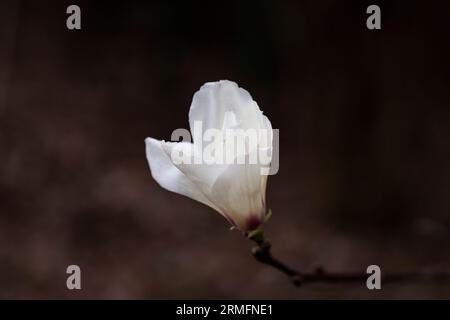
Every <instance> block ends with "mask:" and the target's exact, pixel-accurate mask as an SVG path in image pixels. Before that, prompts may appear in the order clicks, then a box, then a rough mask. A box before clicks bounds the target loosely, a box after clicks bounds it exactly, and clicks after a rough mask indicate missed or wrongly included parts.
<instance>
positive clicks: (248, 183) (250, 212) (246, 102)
mask: <svg viewBox="0 0 450 320" xmlns="http://www.w3.org/2000/svg"><path fill="white" fill-rule="evenodd" d="M198 123H201V124H202V129H203V130H207V129H216V131H220V132H224V131H225V130H230V129H233V130H235V129H244V130H248V129H253V130H257V131H258V132H265V133H269V134H268V135H266V136H264V135H261V136H260V135H258V138H257V143H256V144H255V143H253V144H250V143H248V140H245V141H246V142H245V143H244V144H245V148H244V149H243V150H241V151H239V150H238V152H237V154H236V155H234V159H238V158H239V157H241V159H242V158H245V160H246V161H245V163H244V164H237V163H234V164H226V163H222V164H221V163H215V164H206V163H204V162H202V163H201V164H198V163H197V164H196V162H195V161H193V162H192V163H191V164H189V163H188V164H187V163H180V162H179V161H173V159H174V157H173V155H174V152H175V151H180V150H181V151H182V153H183V154H184V155H189V156H190V157H193V158H196V157H198V156H199V154H200V155H201V154H202V151H205V148H206V147H207V146H208V143H205V141H200V140H201V139H202V135H201V132H198V131H199V129H198V126H196V124H198ZM189 125H190V128H191V132H192V136H193V143H190V142H179V143H174V142H165V141H160V140H156V139H153V138H147V139H146V140H145V143H146V153H147V160H148V163H149V165H150V170H151V173H152V176H153V178H154V179H155V180H156V181H157V182H158V183H159V184H160V185H161V186H162V187H163V188H165V189H167V190H169V191H172V192H176V193H179V194H182V195H184V196H187V197H190V198H192V199H194V200H197V201H199V202H201V203H204V204H206V205H208V206H210V207H211V208H213V209H214V210H216V211H217V212H219V213H220V214H221V215H222V216H224V217H225V218H226V219H227V220H228V221H229V222H230V223H231V224H232V225H233V226H235V227H237V228H238V229H240V230H241V231H252V230H255V229H256V228H258V227H259V226H260V225H261V224H262V223H263V222H264V219H265V218H266V214H267V209H266V196H265V194H266V183H267V173H266V174H262V173H261V172H262V170H261V168H262V167H263V166H262V164H261V163H260V162H259V163H256V164H255V163H253V164H251V161H249V159H250V158H252V156H253V155H255V154H256V153H258V152H261V151H263V152H264V153H265V154H266V157H268V158H269V162H270V158H271V155H272V126H271V123H270V121H269V119H267V117H266V116H264V115H263V114H262V112H261V110H260V109H259V107H258V105H257V104H256V102H255V101H253V99H252V97H251V96H250V94H249V93H248V92H247V91H246V90H244V89H242V88H239V87H238V85H237V84H236V83H234V82H231V81H226V80H222V81H218V82H209V83H206V84H205V85H203V86H202V87H201V88H200V90H199V91H197V92H196V93H195V94H194V97H193V100H192V104H191V108H190V111H189ZM241 131H242V130H241ZM227 137H228V136H226V135H225V134H224V136H223V139H222V140H219V141H216V143H217V144H218V145H222V146H224V145H227V143H229V140H227V139H228V138H227ZM238 139H241V141H243V140H242V139H245V138H244V137H242V135H239V137H238ZM204 140H205V139H204ZM210 143H212V142H210ZM225 150H226V152H228V151H229V150H227V149H226V148H225ZM233 150H234V148H233ZM175 153H176V152H175ZM235 162H238V163H239V161H235ZM249 162H250V163H249Z"/></svg>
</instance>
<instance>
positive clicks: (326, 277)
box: [247, 231, 450, 287]
mask: <svg viewBox="0 0 450 320" xmlns="http://www.w3.org/2000/svg"><path fill="white" fill-rule="evenodd" d="M247 237H248V238H249V239H251V240H253V241H255V242H256V244H257V246H255V247H253V248H252V254H253V256H254V257H255V259H256V260H258V261H259V262H261V263H264V264H267V265H269V266H271V267H273V268H275V269H278V270H279V271H281V272H283V273H284V274H286V275H287V276H288V277H289V278H290V279H291V281H292V283H293V284H294V285H295V286H298V287H299V286H301V285H304V284H308V283H362V284H365V283H366V281H367V279H368V277H369V276H370V274H366V273H328V272H326V271H325V270H324V269H323V268H317V269H316V270H315V271H314V272H310V273H303V272H299V271H297V270H295V269H293V268H291V267H289V266H287V265H286V264H285V263H283V262H281V261H279V260H278V259H276V258H274V257H273V256H272V254H271V252H270V248H271V244H270V243H269V242H268V241H266V240H265V239H264V236H263V234H262V231H260V232H257V233H254V234H252V235H250V236H249V235H247ZM381 280H382V283H383V284H385V283H407V282H423V281H432V282H449V283H450V272H438V273H420V272H416V273H396V274H387V275H383V274H382V275H381Z"/></svg>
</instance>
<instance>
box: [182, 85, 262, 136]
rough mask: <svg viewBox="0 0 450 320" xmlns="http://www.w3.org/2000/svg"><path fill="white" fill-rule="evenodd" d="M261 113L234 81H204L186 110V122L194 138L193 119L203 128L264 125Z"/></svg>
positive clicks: (249, 96)
mask: <svg viewBox="0 0 450 320" xmlns="http://www.w3.org/2000/svg"><path fill="white" fill-rule="evenodd" d="M262 117H263V116H262V112H261V110H260V109H259V107H258V105H257V104H256V102H255V101H253V98H252V96H251V95H250V94H249V93H248V91H247V90H245V89H243V88H240V87H239V86H238V85H237V84H236V83H235V82H232V81H228V80H221V81H217V82H208V83H205V84H204V85H203V86H202V87H201V88H200V90H199V91H197V92H196V93H195V94H194V97H193V99H192V104H191V108H190V110H189V125H190V128H191V132H192V134H193V137H194V143H195V142H196V141H195V139H196V137H197V133H196V132H195V131H196V129H195V125H194V122H196V121H201V123H202V127H203V130H207V129H219V130H224V129H228V128H236V127H239V128H242V129H244V130H246V129H249V128H253V129H260V128H261V127H262V126H263V118H262Z"/></svg>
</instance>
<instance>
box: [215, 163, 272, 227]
mask: <svg viewBox="0 0 450 320" xmlns="http://www.w3.org/2000/svg"><path fill="white" fill-rule="evenodd" d="M266 181H267V176H261V175H260V165H258V164H249V163H248V159H247V160H246V164H234V165H229V166H228V167H227V168H226V170H224V172H223V173H222V174H221V175H220V176H219V177H218V178H217V181H216V183H215V184H214V186H213V187H212V190H211V200H212V201H214V203H215V204H217V205H218V206H220V207H221V208H222V210H224V213H225V214H226V215H227V216H229V217H231V219H232V220H233V221H234V224H235V225H236V227H237V228H239V229H240V230H242V231H248V230H253V229H255V228H256V227H258V226H259V225H260V224H261V223H262V222H263V220H264V215H265V203H264V201H265V199H264V198H265V187H266ZM263 188H264V190H262V189H263Z"/></svg>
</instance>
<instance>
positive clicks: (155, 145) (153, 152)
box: [145, 138, 220, 212]
mask: <svg viewBox="0 0 450 320" xmlns="http://www.w3.org/2000/svg"><path fill="white" fill-rule="evenodd" d="M175 145H177V143H172V142H165V141H159V140H156V139H153V138H147V139H145V146H146V154H147V160H148V164H149V166H150V171H151V174H152V177H153V178H154V179H155V180H156V181H157V182H158V183H159V185H160V186H161V187H163V188H164V189H167V190H169V191H172V192H175V193H179V194H182V195H184V196H187V197H189V198H191V199H194V200H197V201H199V202H201V203H203V204H206V205H207V206H209V207H211V208H213V209H214V210H217V211H219V212H220V210H219V208H218V207H217V206H216V205H214V204H213V203H212V202H211V201H210V200H209V199H208V198H207V197H206V196H205V194H204V193H203V192H202V191H201V190H200V189H199V188H198V186H197V185H196V184H195V183H194V182H193V181H191V180H190V179H189V178H188V177H187V176H186V175H185V174H184V173H183V172H181V171H180V170H179V169H178V168H177V167H176V166H175V165H174V164H173V162H172V160H171V157H170V152H171V150H172V148H173V147H174V146H175Z"/></svg>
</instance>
